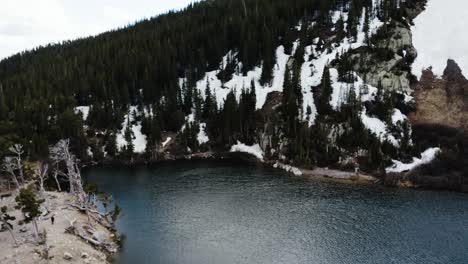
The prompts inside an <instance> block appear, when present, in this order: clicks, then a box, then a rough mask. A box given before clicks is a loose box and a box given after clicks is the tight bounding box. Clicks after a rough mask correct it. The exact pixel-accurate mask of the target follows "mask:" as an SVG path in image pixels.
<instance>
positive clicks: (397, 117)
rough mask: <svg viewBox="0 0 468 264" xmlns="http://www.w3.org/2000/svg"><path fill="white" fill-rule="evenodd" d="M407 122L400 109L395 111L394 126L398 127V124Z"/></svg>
mask: <svg viewBox="0 0 468 264" xmlns="http://www.w3.org/2000/svg"><path fill="white" fill-rule="evenodd" d="M405 120H406V116H405V115H404V114H402V113H401V111H400V110H399V109H396V108H395V109H394V110H393V115H392V123H393V124H394V125H397V124H398V122H404V121H405Z"/></svg>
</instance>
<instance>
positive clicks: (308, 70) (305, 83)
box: [301, 9, 383, 126]
mask: <svg viewBox="0 0 468 264" xmlns="http://www.w3.org/2000/svg"><path fill="white" fill-rule="evenodd" d="M340 17H343V19H344V20H345V21H346V20H347V19H348V14H347V13H345V12H340V11H335V12H334V13H333V21H334V23H336V22H337V21H338V19H339V18H340ZM364 18H365V9H363V11H362V16H361V21H360V24H359V27H358V35H357V37H356V39H355V40H353V39H349V38H345V39H344V40H343V41H342V42H341V43H340V44H338V45H335V46H334V48H333V49H332V50H331V51H328V50H325V51H323V52H318V53H317V54H316V53H315V50H316V49H317V45H318V42H319V39H318V38H317V39H315V40H314V42H315V43H314V44H313V45H311V46H307V47H306V48H305V55H304V59H305V63H304V64H303V65H302V72H301V85H302V89H303V93H304V105H303V114H304V117H305V113H306V110H307V107H308V106H310V107H311V108H312V116H311V118H310V120H309V126H311V125H312V124H313V123H314V121H315V117H316V115H317V110H316V108H315V105H314V99H313V94H312V91H311V89H312V87H314V86H317V85H319V84H320V83H321V81H322V75H323V70H324V69H325V67H326V66H327V65H328V64H329V63H330V62H331V61H332V60H334V59H335V58H336V56H337V54H340V53H341V54H343V53H345V52H347V51H349V50H351V49H356V48H359V47H361V46H364V45H366V43H365V38H366V34H365V33H364ZM382 25H383V23H382V22H381V21H380V20H379V19H378V18H377V17H373V18H371V21H370V23H369V34H370V35H372V34H375V32H377V29H379V27H381V26H382ZM310 58H313V59H310ZM336 79H337V78H336ZM335 83H336V81H335ZM359 84H363V82H362V80H360V83H359ZM343 87H345V86H343V85H334V92H333V94H334V95H340V94H342V93H343V91H342V88H343ZM337 104H338V101H337V98H336V97H334V99H332V105H333V106H334V107H335V108H336V106H337ZM304 120H305V118H304Z"/></svg>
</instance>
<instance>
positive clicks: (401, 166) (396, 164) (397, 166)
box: [386, 148, 441, 173]
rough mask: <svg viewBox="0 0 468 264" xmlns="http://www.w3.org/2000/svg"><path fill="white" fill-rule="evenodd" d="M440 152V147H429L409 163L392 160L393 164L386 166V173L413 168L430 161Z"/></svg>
mask: <svg viewBox="0 0 468 264" xmlns="http://www.w3.org/2000/svg"><path fill="white" fill-rule="evenodd" d="M440 152H441V150H440V148H430V149H428V150H426V151H424V152H423V153H422V154H421V158H420V159H419V158H413V162H411V163H402V162H400V161H397V160H393V165H392V166H390V167H388V168H387V169H386V171H387V173H390V172H396V173H400V172H405V171H410V170H413V169H415V168H417V167H419V166H421V165H424V164H428V163H431V162H432V161H433V160H434V159H435V158H436V156H437V154H439V153H440Z"/></svg>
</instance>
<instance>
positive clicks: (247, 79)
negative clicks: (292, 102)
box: [197, 46, 290, 109]
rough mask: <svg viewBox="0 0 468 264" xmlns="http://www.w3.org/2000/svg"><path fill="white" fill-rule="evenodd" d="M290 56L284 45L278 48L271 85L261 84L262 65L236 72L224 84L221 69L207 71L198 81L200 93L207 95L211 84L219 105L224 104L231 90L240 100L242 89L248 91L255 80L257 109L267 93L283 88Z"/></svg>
mask: <svg viewBox="0 0 468 264" xmlns="http://www.w3.org/2000/svg"><path fill="white" fill-rule="evenodd" d="M229 54H232V52H229V53H228V54H227V55H226V56H225V57H224V58H223V59H222V62H221V63H220V64H221V67H224V65H226V64H225V62H226V60H227V59H226V57H227V56H229ZM234 56H235V55H234ZM289 57H290V56H289V55H287V54H285V53H284V47H283V46H279V47H278V48H277V49H276V65H275V67H274V69H273V76H274V78H273V81H272V84H271V85H265V86H262V85H261V84H260V77H261V75H262V67H255V68H254V69H253V70H251V71H249V72H247V75H243V74H242V73H234V74H233V75H232V78H231V80H229V81H228V82H226V83H224V84H223V83H222V82H221V80H219V79H218V77H217V76H216V75H217V74H218V73H219V70H216V71H211V72H207V73H206V74H205V77H204V78H203V79H201V80H200V81H198V82H197V89H198V90H199V91H200V94H201V95H202V96H203V97H205V90H206V87H207V85H208V84H209V86H210V90H211V92H212V94H214V95H215V96H216V102H217V103H218V106H223V105H224V100H225V99H226V97H227V95H228V94H229V92H231V91H235V94H236V97H237V99H238V100H239V98H240V95H241V93H242V89H246V90H247V91H248V90H249V88H250V85H251V83H252V81H253V82H254V84H255V92H256V94H257V105H256V107H257V109H261V108H262V107H263V105H264V104H265V101H266V98H267V95H268V94H269V93H270V92H273V91H282V90H283V82H284V71H285V68H286V63H287V62H288V60H289ZM240 68H242V63H238V69H240Z"/></svg>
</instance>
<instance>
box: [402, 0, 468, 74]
mask: <svg viewBox="0 0 468 264" xmlns="http://www.w3.org/2000/svg"><path fill="white" fill-rule="evenodd" d="M467 17H468V2H467V1H466V0H450V1H447V0H430V1H429V2H428V4H427V9H426V10H425V11H424V12H422V13H421V14H420V15H419V16H417V17H416V19H415V21H414V22H415V25H414V26H413V27H412V28H411V31H412V32H413V44H414V46H415V47H416V49H417V51H418V57H417V58H416V61H415V62H414V64H413V73H414V74H415V75H416V76H418V77H421V71H422V69H425V68H427V67H429V66H432V67H433V69H432V70H433V72H434V73H435V74H436V75H442V74H443V72H444V69H445V66H446V65H447V59H454V60H455V61H456V62H457V63H458V65H459V66H460V68H461V69H462V71H463V74H465V75H467V74H468V37H467V35H466V33H465V32H466V27H467V25H468V22H467Z"/></svg>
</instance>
